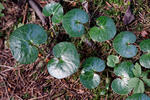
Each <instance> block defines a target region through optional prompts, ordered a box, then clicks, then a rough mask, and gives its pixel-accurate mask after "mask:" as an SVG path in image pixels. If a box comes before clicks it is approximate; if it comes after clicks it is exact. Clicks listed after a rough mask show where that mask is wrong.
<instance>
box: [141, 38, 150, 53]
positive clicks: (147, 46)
mask: <svg viewBox="0 0 150 100" xmlns="http://www.w3.org/2000/svg"><path fill="white" fill-rule="evenodd" d="M140 48H141V50H142V51H143V52H150V39H147V40H144V41H142V42H141V43H140Z"/></svg>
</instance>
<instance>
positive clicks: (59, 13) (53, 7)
mask: <svg viewBox="0 0 150 100" xmlns="http://www.w3.org/2000/svg"><path fill="white" fill-rule="evenodd" d="M43 14H44V15H45V16H51V15H53V17H52V22H53V23H54V24H56V23H60V22H61V20H62V18H63V7H62V6H61V5H60V4H59V3H55V2H52V3H50V4H47V5H46V6H44V8H43Z"/></svg>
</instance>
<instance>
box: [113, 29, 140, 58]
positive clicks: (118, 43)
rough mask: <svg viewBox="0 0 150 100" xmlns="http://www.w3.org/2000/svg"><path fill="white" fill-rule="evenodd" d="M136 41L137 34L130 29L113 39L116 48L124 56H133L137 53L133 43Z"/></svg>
mask: <svg viewBox="0 0 150 100" xmlns="http://www.w3.org/2000/svg"><path fill="white" fill-rule="evenodd" d="M135 41H136V36H135V35H134V34H133V33H132V32H129V31H125V32H121V33H120V34H118V35H117V36H116V38H115V39H114V41H113V46H114V49H115V50H116V52H117V53H119V54H120V55H121V56H122V57H125V58H131V57H133V56H135V55H136V54H137V48H136V46H134V45H132V43H134V42H135Z"/></svg>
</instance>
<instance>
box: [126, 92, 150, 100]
mask: <svg viewBox="0 0 150 100" xmlns="http://www.w3.org/2000/svg"><path fill="white" fill-rule="evenodd" d="M126 100H150V97H149V96H147V95H146V94H143V93H137V94H133V95H132V96H129V97H128V98H127V99H126Z"/></svg>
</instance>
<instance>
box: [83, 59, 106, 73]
mask: <svg viewBox="0 0 150 100" xmlns="http://www.w3.org/2000/svg"><path fill="white" fill-rule="evenodd" d="M82 66H83V70H85V71H90V70H93V71H96V72H101V71H103V70H104V69H105V62H104V61H103V60H101V59H100V58H97V57H89V58H87V59H86V60H85V62H84V63H83V64H82Z"/></svg>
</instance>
